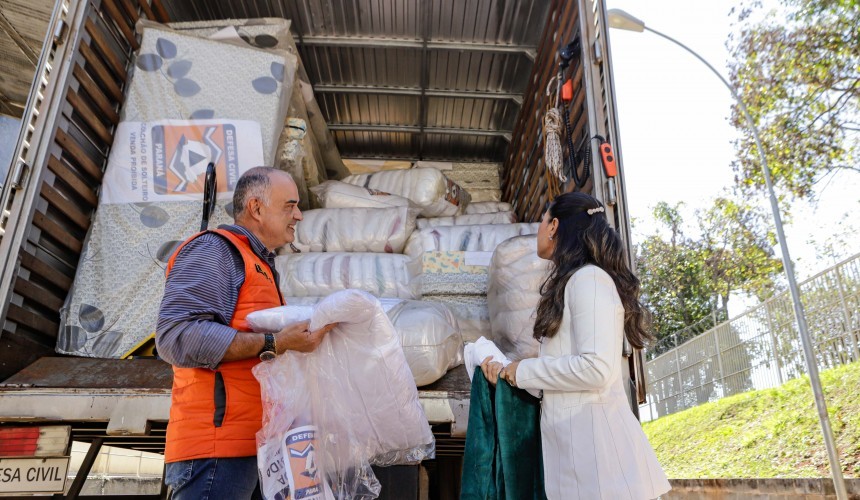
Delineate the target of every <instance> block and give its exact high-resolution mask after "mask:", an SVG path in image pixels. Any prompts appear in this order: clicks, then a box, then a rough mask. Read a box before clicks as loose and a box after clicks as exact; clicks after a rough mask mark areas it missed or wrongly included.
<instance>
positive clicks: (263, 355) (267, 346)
mask: <svg viewBox="0 0 860 500" xmlns="http://www.w3.org/2000/svg"><path fill="white" fill-rule="evenodd" d="M263 338H264V339H265V342H264V343H263V348H262V349H260V354H258V356H260V361H269V360H272V359H275V356H276V355H277V352H276V350H275V336H274V335H273V334H271V333H264V334H263Z"/></svg>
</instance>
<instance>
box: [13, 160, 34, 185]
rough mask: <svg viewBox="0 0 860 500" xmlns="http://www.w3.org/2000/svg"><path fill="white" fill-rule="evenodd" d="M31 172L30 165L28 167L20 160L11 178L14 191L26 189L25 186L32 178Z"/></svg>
mask: <svg viewBox="0 0 860 500" xmlns="http://www.w3.org/2000/svg"><path fill="white" fill-rule="evenodd" d="M30 170H31V169H30V165H27V163H26V162H24V161H23V160H19V161H18V162H17V163H15V170H14V171H13V172H12V175H10V176H9V179H10V180H11V183H12V189H21V188H22V187H24V184H25V183H26V182H27V179H28V178H29V177H30Z"/></svg>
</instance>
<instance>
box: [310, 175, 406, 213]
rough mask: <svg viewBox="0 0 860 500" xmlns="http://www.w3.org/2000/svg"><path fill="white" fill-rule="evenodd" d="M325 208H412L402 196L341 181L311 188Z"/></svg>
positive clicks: (324, 183)
mask: <svg viewBox="0 0 860 500" xmlns="http://www.w3.org/2000/svg"><path fill="white" fill-rule="evenodd" d="M311 192H313V194H314V195H315V196H316V197H317V199H318V200H319V203H320V205H322V206H323V208H362V207H363V208H389V207H411V206H413V204H412V202H411V201H409V200H407V199H406V198H404V197H402V196H397V195H396V194H391V193H386V192H383V191H379V190H376V189H370V188H366V187H362V186H355V185H353V184H347V183H346V182H341V181H326V182H323V183H322V184H320V185H319V186H314V187H312V188H311Z"/></svg>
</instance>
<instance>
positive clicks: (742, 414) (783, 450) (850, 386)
mask: <svg viewBox="0 0 860 500" xmlns="http://www.w3.org/2000/svg"><path fill="white" fill-rule="evenodd" d="M821 380H822V384H823V386H824V394H825V399H826V400H827V404H828V414H829V415H830V423H831V426H832V427H833V432H834V434H835V436H836V444H837V447H838V449H839V453H840V457H841V462H842V470H843V473H844V474H845V475H846V476H847V477H860V398H857V397H856V395H855V393H856V388H857V387H858V385H860V363H853V364H850V365H845V366H841V367H839V368H834V369H832V370H826V371H822V372H821ZM643 428H644V429H645V433H646V434H647V435H648V439H649V440H650V441H651V445H652V446H653V447H654V450H655V452H656V453H657V458H658V459H659V461H660V463H661V464H662V465H663V468H664V469H665V470H666V474H667V475H668V476H669V477H671V478H691V479H696V478H718V477H737V478H749V477H754V478H771V477H827V476H829V474H830V470H829V464H828V461H827V451H826V449H825V448H824V441H823V439H822V437H821V427H820V425H819V423H818V413H817V411H816V408H815V403H814V399H813V396H812V389H811V388H810V386H809V379H808V378H807V377H804V378H800V379H795V380H791V381H789V382H787V383H786V384H784V385H783V386H781V387H779V388H776V389H766V390H761V391H753V392H747V393H744V394H739V395H737V396H730V397H727V398H724V399H721V400H719V401H716V402H713V403H707V404H704V405H701V406H697V407H695V408H691V409H689V410H685V411H682V412H679V413H675V414H673V415H669V416H665V417H662V418H659V419H657V420H654V421H651V422H646V423H645V424H644V425H643Z"/></svg>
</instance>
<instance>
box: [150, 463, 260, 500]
mask: <svg viewBox="0 0 860 500" xmlns="http://www.w3.org/2000/svg"><path fill="white" fill-rule="evenodd" d="M164 484H166V485H167V486H170V488H171V490H172V491H173V496H172V497H171V498H172V499H173V500H244V499H253V500H258V499H259V500H262V498H263V496H262V495H261V494H260V488H259V476H258V473H257V457H242V458H198V459H196V460H185V461H183V462H172V463H169V464H167V465H166V466H165V469H164Z"/></svg>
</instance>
